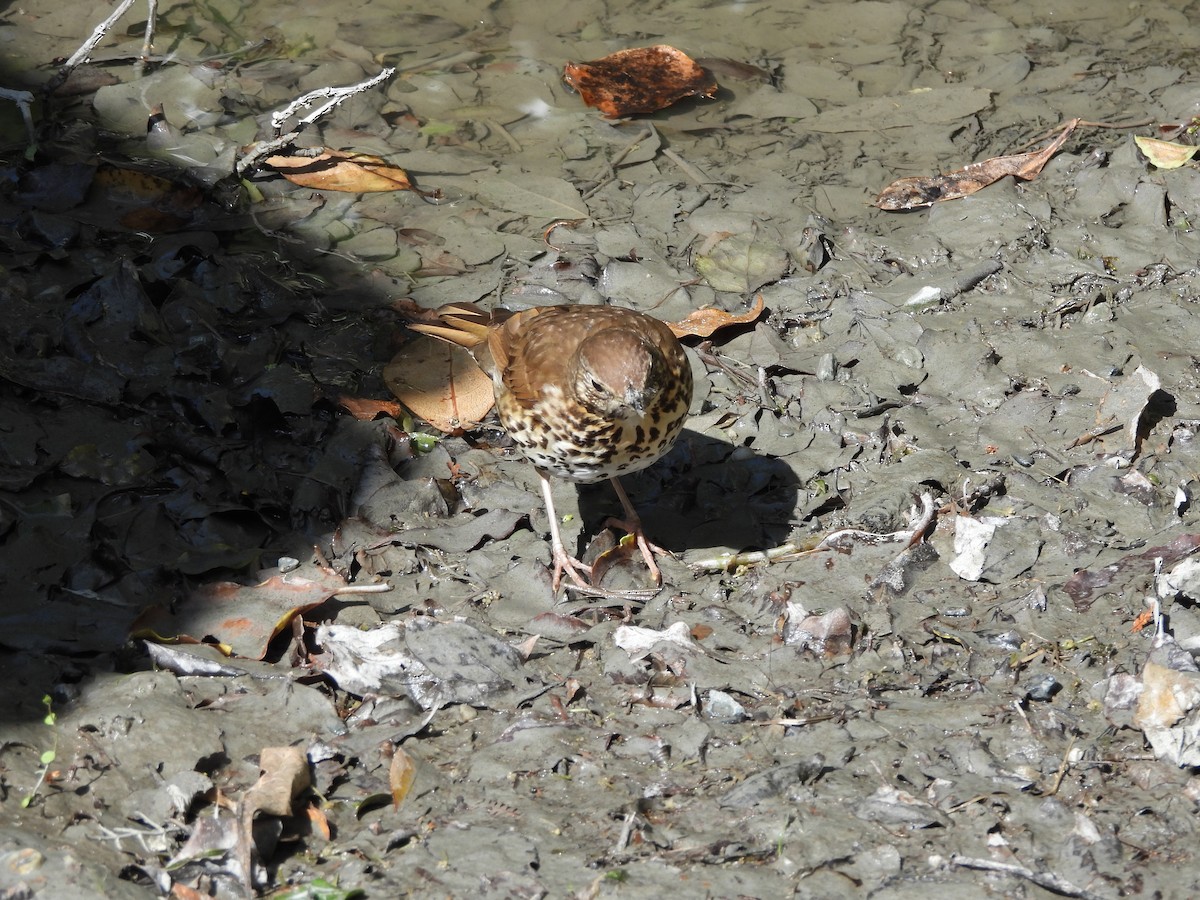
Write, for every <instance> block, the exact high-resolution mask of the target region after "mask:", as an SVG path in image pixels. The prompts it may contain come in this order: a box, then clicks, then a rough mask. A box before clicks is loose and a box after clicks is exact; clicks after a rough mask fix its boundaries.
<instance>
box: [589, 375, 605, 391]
mask: <svg viewBox="0 0 1200 900" xmlns="http://www.w3.org/2000/svg"><path fill="white" fill-rule="evenodd" d="M591 381H592V390H594V391H596V392H597V393H600V392H601V391H603V390H604V385H602V384H601V383H600V379H599V378H593V379H592V380H591Z"/></svg>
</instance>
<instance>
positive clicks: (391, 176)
mask: <svg viewBox="0 0 1200 900" xmlns="http://www.w3.org/2000/svg"><path fill="white" fill-rule="evenodd" d="M264 165H265V166H266V167H268V168H270V169H274V170H275V171H276V172H278V173H279V174H280V175H282V176H283V177H284V178H286V179H287V180H288V181H290V182H292V183H293V184H298V185H300V186H301V187H307V188H316V189H317V190H322V191H346V192H348V193H352V194H365V193H370V192H379V191H412V190H416V188H414V187H413V186H412V182H410V181H409V180H408V173H407V172H405V171H404V170H403V169H401V168H398V167H396V166H393V165H390V164H389V163H387V162H384V160H382V159H380V158H379V157H378V156H369V155H368V154H366V153H354V152H351V151H345V150H329V149H325V148H317V149H315V150H312V151H305V150H299V151H297V152H296V153H294V154H291V155H290V156H270V157H267V160H266V162H265V163H264Z"/></svg>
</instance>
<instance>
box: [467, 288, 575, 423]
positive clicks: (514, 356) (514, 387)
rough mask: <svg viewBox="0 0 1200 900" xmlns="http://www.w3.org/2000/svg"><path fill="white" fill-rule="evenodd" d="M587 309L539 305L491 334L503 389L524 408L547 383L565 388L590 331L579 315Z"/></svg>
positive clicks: (536, 399) (538, 396)
mask: <svg viewBox="0 0 1200 900" xmlns="http://www.w3.org/2000/svg"><path fill="white" fill-rule="evenodd" d="M584 308H585V307H576V306H536V307H534V308H533V309H526V310H522V311H521V312H519V313H516V314H515V315H513V316H512V317H511V318H510V319H509V320H508V321H507V322H505V323H504V325H503V326H502V327H500V328H497V329H495V330H494V331H492V333H491V337H490V339H489V340H488V345H489V347H490V348H491V351H492V358H493V359H494V360H495V361H496V366H497V368H498V369H499V370H500V371H501V372H502V373H503V375H502V380H503V382H504V386H505V387H507V388H508V390H509V393H511V394H512V396H513V399H514V400H516V401H517V403H519V404H520V405H521V406H523V407H526V408H528V407H531V406H533V405H534V403H536V402H537V401H538V399H539V398H540V397H541V396H542V390H543V387H544V386H545V385H547V384H558V385H565V383H566V377H567V368H568V363H569V362H570V359H571V357H572V356H574V355H575V350H576V349H577V348H578V347H579V342H580V341H582V340H583V339H584V337H586V336H587V334H588V332H589V331H590V330H591V327H590V326H589V324H588V320H587V319H585V317H584V316H581V315H580V314H579V310H582V309H584ZM586 308H587V309H592V308H593V307H586Z"/></svg>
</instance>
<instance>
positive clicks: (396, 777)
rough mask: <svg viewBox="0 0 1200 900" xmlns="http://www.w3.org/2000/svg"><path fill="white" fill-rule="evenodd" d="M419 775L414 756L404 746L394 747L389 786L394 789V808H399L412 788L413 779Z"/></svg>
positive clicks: (389, 771) (389, 770)
mask: <svg viewBox="0 0 1200 900" xmlns="http://www.w3.org/2000/svg"><path fill="white" fill-rule="evenodd" d="M416 776H417V767H416V766H415V765H413V761H412V757H411V756H409V755H408V753H407V752H405V750H404V748H403V747H400V746H396V747H394V748H393V749H392V761H391V763H390V764H389V765H388V786H389V787H390V788H391V789H392V808H393V809H399V808H400V804H401V803H403V802H404V798H405V797H407V796H408V792H409V791H410V790H412V784H413V779H414V778H416Z"/></svg>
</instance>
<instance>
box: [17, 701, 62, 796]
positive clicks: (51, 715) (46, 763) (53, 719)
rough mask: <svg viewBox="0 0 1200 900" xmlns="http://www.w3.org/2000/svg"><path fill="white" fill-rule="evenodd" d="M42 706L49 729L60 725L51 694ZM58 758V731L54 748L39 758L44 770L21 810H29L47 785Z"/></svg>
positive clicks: (55, 734)
mask: <svg viewBox="0 0 1200 900" xmlns="http://www.w3.org/2000/svg"><path fill="white" fill-rule="evenodd" d="M42 705H43V706H45V707H46V715H45V716H44V717H43V718H42V722H44V723H45V724H46V725H47V726H48V727H49V728H54V726H55V725H56V724H57V723H58V714H57V713H55V711H54V701H53V700H52V699H51V698H50V695H49V694H46V695H45V696H44V697H42ZM57 758H58V731H55V732H54V746H53V747H51V748H50V749H49V750H44V751H43V752H42V755H41V756H40V757H38V761H39V762H41V764H42V770H41V771H40V772H39V773H38V780H37V784H35V785H34V786H33V790H31V791H30V792H29V793H28V794H26V795H25V796H24V797H22V798H21V809H27V808H28V807H29V804H30V803H32V802H33V798H34V797H36V796H37V793H38V791H39V790H41V787H42V785H43V784H45V783H46V776H47V775H48V774H49V773H50V766H51V764H52V763H53V762H54V760H56V759H57Z"/></svg>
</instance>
